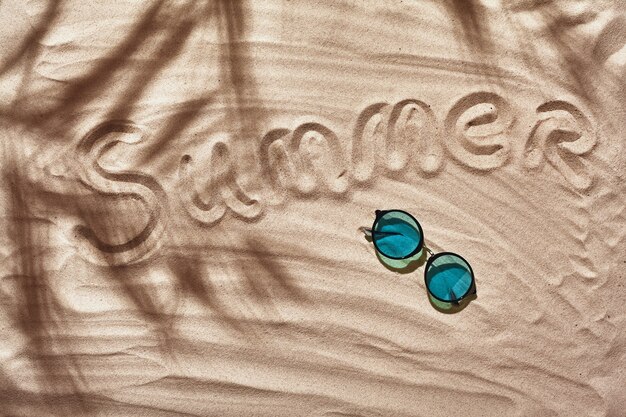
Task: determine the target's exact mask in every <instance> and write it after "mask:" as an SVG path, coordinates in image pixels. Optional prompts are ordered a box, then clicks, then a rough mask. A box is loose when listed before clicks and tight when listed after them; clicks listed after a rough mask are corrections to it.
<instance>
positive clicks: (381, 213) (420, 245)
mask: <svg viewBox="0 0 626 417" xmlns="http://www.w3.org/2000/svg"><path fill="white" fill-rule="evenodd" d="M391 212H399V213H402V214H405V215H407V216H408V217H409V218H411V219H412V220H413V221H414V222H415V224H416V225H417V229H418V231H419V233H420V241H419V243H418V244H417V247H416V248H415V250H413V251H412V252H411V253H409V254H408V255H406V256H402V257H399V258H398V257H394V256H388V255H385V253H384V252H383V251H381V250H380V249H379V248H378V245H377V244H376V238H375V234H376V225H377V224H378V221H379V220H380V219H381V218H382V217H383V216H384V215H385V214H387V213H391ZM375 214H376V219H375V220H374V224H373V225H372V228H371V229H370V232H371V234H372V243H374V248H375V249H376V251H377V252H378V253H380V254H381V255H383V256H384V257H386V258H389V259H394V260H401V259H407V258H410V257H412V256H415V255H417V254H418V253H419V252H420V251H421V250H422V249H425V250H426V251H427V252H428V253H429V254H430V256H429V257H428V260H427V261H426V265H425V266H424V284H425V285H426V290H427V291H428V294H429V295H430V296H431V297H433V298H434V299H436V300H438V301H441V302H443V303H452V304H459V302H461V300H463V299H464V298H466V297H467V296H468V295H473V294H476V279H475V277H474V270H473V269H472V265H470V263H469V262H468V261H467V260H466V259H465V258H464V257H462V256H461V255H459V254H458V253H454V252H438V253H433V251H431V250H430V249H429V248H428V247H427V246H426V245H425V244H424V230H423V229H422V225H421V224H420V222H419V221H418V220H417V219H416V218H415V217H414V216H413V215H412V214H411V213H408V212H406V211H404V210H399V209H392V210H376V211H375ZM445 255H452V256H456V257H457V258H459V259H461V260H462V261H463V262H465V264H466V265H467V267H468V268H469V272H470V278H471V279H472V281H471V283H470V286H469V288H468V289H467V291H466V292H465V294H463V295H462V296H460V297H459V298H457V299H455V300H443V299H441V298H439V297H437V296H436V295H435V294H433V293H432V292H431V291H430V288H429V287H428V282H427V280H426V273H427V272H428V269H429V268H430V267H431V266H432V263H433V262H434V261H435V260H436V259H437V258H439V257H441V256H445Z"/></svg>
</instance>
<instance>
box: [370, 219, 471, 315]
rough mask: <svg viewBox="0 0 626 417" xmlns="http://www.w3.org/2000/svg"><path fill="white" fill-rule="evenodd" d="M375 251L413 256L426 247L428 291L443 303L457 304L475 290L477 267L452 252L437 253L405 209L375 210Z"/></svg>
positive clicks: (398, 256) (392, 256) (372, 231)
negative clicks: (425, 242) (474, 269)
mask: <svg viewBox="0 0 626 417" xmlns="http://www.w3.org/2000/svg"><path fill="white" fill-rule="evenodd" d="M365 231H366V232H367V233H368V234H370V235H371V237H372V242H373V243H374V248H376V251H377V252H378V253H379V254H380V255H382V256H384V257H386V258H389V259H394V260H400V259H408V258H411V257H413V256H415V255H417V254H418V253H420V252H421V251H422V249H425V250H426V251H427V252H428V254H429V255H430V257H429V258H428V260H427V261H426V267H425V269H424V281H425V282H426V289H427V290H428V293H429V294H430V295H431V296H432V297H434V298H435V299H436V300H439V301H442V302H444V303H452V304H458V303H459V302H460V301H461V300H462V299H463V298H465V297H467V296H468V295H470V294H476V285H475V280H474V271H472V267H471V266H470V264H469V263H468V262H467V261H466V260H465V259H464V258H463V257H462V256H460V255H457V254H456V253H453V252H439V253H437V254H434V253H433V252H432V251H431V250H430V249H428V247H426V246H425V245H424V232H423V230H422V226H421V225H420V224H419V222H418V221H417V220H416V219H415V217H413V216H412V215H410V214H409V213H407V212H406V211H403V210H376V220H374V224H373V225H372V228H371V229H365Z"/></svg>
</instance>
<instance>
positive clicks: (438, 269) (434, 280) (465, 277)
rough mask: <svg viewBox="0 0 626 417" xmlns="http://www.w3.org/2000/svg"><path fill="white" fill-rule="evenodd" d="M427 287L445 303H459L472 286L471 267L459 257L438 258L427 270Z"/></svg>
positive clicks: (445, 256)
mask: <svg viewBox="0 0 626 417" xmlns="http://www.w3.org/2000/svg"><path fill="white" fill-rule="evenodd" d="M426 286H427V287H428V290H429V291H430V293H431V294H432V295H434V296H435V297H436V298H438V299H440V300H443V301H458V300H460V299H461V298H463V297H464V296H466V295H467V293H468V292H469V290H470V288H471V286H472V272H471V269H470V266H469V264H468V263H467V262H465V261H464V260H463V259H462V258H461V257H459V256H458V255H453V254H446V255H441V256H437V258H436V259H434V260H433V261H432V263H431V264H430V265H429V267H428V269H427V270H426Z"/></svg>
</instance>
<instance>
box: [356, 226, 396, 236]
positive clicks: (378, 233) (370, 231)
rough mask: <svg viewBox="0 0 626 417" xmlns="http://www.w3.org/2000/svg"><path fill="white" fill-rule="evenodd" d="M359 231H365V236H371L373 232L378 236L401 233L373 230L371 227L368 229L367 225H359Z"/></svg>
mask: <svg viewBox="0 0 626 417" xmlns="http://www.w3.org/2000/svg"><path fill="white" fill-rule="evenodd" d="M360 229H361V231H362V232H363V233H365V234H366V235H367V236H370V237H371V236H372V235H373V234H376V235H379V236H398V235H401V234H402V233H396V232H375V231H373V230H372V229H370V228H369V227H361V228H360Z"/></svg>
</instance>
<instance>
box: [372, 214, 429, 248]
mask: <svg viewBox="0 0 626 417" xmlns="http://www.w3.org/2000/svg"><path fill="white" fill-rule="evenodd" d="M372 239H373V240H374V243H375V246H376V249H377V250H378V251H379V252H380V253H381V254H382V255H384V256H387V257H389V258H395V259H401V258H406V257H408V256H409V255H411V254H412V253H413V252H414V251H415V250H416V249H417V247H418V246H419V244H420V242H421V239H422V235H421V233H420V229H419V226H418V224H417V222H416V221H415V219H413V218H412V217H411V216H409V215H408V214H406V213H404V212H401V211H389V212H386V213H384V214H383V215H382V216H381V217H380V218H378V220H377V221H376V223H375V225H374V229H373V230H372Z"/></svg>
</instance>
